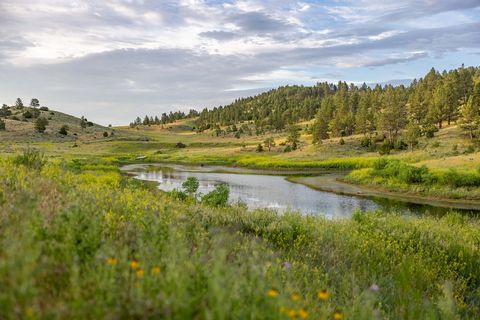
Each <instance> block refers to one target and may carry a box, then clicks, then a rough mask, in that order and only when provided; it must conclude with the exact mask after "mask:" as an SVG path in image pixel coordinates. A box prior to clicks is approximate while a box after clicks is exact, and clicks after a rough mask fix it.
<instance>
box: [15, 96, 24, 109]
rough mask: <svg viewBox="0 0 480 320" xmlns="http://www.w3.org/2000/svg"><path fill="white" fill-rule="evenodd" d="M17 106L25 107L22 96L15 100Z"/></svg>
mask: <svg viewBox="0 0 480 320" xmlns="http://www.w3.org/2000/svg"><path fill="white" fill-rule="evenodd" d="M15 106H16V107H17V108H23V101H22V99H20V98H17V101H15Z"/></svg>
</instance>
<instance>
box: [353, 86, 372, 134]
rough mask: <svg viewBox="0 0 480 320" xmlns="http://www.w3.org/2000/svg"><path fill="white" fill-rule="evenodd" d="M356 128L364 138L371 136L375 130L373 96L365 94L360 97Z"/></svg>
mask: <svg viewBox="0 0 480 320" xmlns="http://www.w3.org/2000/svg"><path fill="white" fill-rule="evenodd" d="M355 126H356V130H357V132H359V133H362V134H363V135H364V136H366V135H367V134H369V135H370V134H371V133H372V132H373V131H374V130H375V115H374V113H373V110H372V96H371V94H370V93H365V94H363V95H362V96H361V97H360V101H359V106H358V110H357V114H356V116H355Z"/></svg>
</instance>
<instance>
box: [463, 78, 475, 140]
mask: <svg viewBox="0 0 480 320" xmlns="http://www.w3.org/2000/svg"><path fill="white" fill-rule="evenodd" d="M460 127H461V128H462V129H463V130H465V131H467V132H468V134H469V136H470V139H473V138H475V136H476V135H477V133H478V131H479V129H480V81H477V82H476V83H475V86H474V89H473V93H472V95H471V96H470V97H469V98H468V101H467V103H466V104H464V105H462V107H461V108H460Z"/></svg>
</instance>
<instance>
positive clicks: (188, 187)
mask: <svg viewBox="0 0 480 320" xmlns="http://www.w3.org/2000/svg"><path fill="white" fill-rule="evenodd" d="M199 186H200V183H199V182H198V179H197V178H195V177H188V178H187V180H185V181H184V182H183V183H182V188H183V189H184V190H185V192H186V193H188V194H189V195H191V196H193V195H194V194H195V193H196V192H197V190H198V187H199Z"/></svg>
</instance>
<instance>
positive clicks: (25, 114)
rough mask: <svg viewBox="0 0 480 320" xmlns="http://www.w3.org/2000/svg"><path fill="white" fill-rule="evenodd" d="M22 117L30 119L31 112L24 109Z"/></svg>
mask: <svg viewBox="0 0 480 320" xmlns="http://www.w3.org/2000/svg"><path fill="white" fill-rule="evenodd" d="M23 117H24V118H25V119H30V118H32V117H33V115H32V113H31V112H30V110H27V111H25V112H24V113H23Z"/></svg>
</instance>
